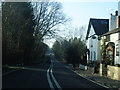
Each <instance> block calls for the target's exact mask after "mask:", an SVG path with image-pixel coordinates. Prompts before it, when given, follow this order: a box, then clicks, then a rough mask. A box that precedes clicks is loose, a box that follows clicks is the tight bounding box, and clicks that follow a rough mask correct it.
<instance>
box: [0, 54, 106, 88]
mask: <svg viewBox="0 0 120 90" xmlns="http://www.w3.org/2000/svg"><path fill="white" fill-rule="evenodd" d="M2 88H3V89H4V88H49V89H53V90H54V89H57V88H60V89H64V88H83V89H84V88H101V89H102V90H103V89H105V88H104V87H102V86H100V85H98V84H95V83H93V82H91V81H89V80H87V79H85V78H83V77H81V76H79V75H77V74H76V73H74V72H73V71H71V70H70V69H68V68H66V67H65V65H64V64H62V63H60V62H58V61H57V60H56V59H55V58H54V56H50V57H49V58H48V59H47V61H46V62H45V63H44V64H42V65H36V66H33V67H23V68H22V69H20V70H17V71H13V72H11V73H7V74H4V75H3V76H2Z"/></svg>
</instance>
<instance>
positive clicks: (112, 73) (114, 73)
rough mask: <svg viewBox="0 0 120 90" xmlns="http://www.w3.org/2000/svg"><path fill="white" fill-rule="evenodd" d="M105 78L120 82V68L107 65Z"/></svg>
mask: <svg viewBox="0 0 120 90" xmlns="http://www.w3.org/2000/svg"><path fill="white" fill-rule="evenodd" d="M107 77H109V78H111V79H114V80H120V67H117V66H110V65H107Z"/></svg>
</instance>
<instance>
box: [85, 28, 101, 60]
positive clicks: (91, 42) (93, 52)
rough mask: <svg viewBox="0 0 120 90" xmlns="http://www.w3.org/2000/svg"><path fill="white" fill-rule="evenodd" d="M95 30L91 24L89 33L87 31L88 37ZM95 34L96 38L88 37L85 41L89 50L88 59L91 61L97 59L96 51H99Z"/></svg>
mask: <svg viewBox="0 0 120 90" xmlns="http://www.w3.org/2000/svg"><path fill="white" fill-rule="evenodd" d="M94 34H95V32H94V28H93V26H91V28H90V33H89V36H88V37H90V36H91V35H94ZM95 36H96V39H92V37H91V38H88V41H87V47H88V49H89V50H90V58H89V59H88V60H91V61H95V60H98V56H99V55H98V52H99V48H100V47H99V45H98V44H99V41H98V36H97V35H95ZM91 46H93V47H91Z"/></svg>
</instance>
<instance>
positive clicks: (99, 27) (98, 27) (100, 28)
mask: <svg viewBox="0 0 120 90" xmlns="http://www.w3.org/2000/svg"><path fill="white" fill-rule="evenodd" d="M91 25H92V26H93V28H94V31H95V35H102V34H104V33H106V32H108V31H109V19H95V18H90V21H89V25H88V30H87V35H86V39H88V36H89V33H90V28H91Z"/></svg>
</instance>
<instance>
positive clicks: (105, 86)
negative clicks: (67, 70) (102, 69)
mask: <svg viewBox="0 0 120 90" xmlns="http://www.w3.org/2000/svg"><path fill="white" fill-rule="evenodd" d="M72 71H73V70H72ZM73 72H75V71H73ZM75 73H76V74H77V75H79V76H81V77H83V78H85V79H87V80H89V81H91V82H93V83H95V84H98V85H100V86H102V87H104V88H107V89H109V87H107V86H104V85H102V84H100V83H98V82H96V81H93V80H91V79H88V78H86V77H84V76H82V75H80V74H79V73H77V72H75Z"/></svg>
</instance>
